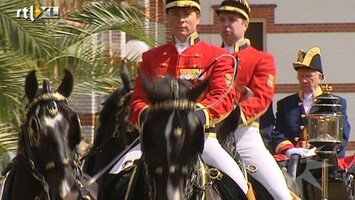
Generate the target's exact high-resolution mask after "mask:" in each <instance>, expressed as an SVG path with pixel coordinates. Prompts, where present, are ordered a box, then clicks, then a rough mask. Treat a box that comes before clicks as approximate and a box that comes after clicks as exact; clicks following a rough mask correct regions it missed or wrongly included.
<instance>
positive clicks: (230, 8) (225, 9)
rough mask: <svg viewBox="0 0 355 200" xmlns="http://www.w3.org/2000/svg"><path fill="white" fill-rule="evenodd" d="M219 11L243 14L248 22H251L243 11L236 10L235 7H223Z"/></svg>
mask: <svg viewBox="0 0 355 200" xmlns="http://www.w3.org/2000/svg"><path fill="white" fill-rule="evenodd" d="M218 11H219V12H220V11H231V12H237V13H240V14H242V15H243V16H244V17H245V18H246V19H247V20H249V15H248V14H247V13H246V12H245V11H244V10H242V9H240V8H236V7H234V6H221V7H219V8H218Z"/></svg>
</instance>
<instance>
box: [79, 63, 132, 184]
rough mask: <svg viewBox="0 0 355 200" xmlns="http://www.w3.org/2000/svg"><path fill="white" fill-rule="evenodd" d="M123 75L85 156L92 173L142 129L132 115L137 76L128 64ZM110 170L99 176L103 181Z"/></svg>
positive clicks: (105, 103)
mask: <svg viewBox="0 0 355 200" xmlns="http://www.w3.org/2000/svg"><path fill="white" fill-rule="evenodd" d="M120 77H121V84H120V86H119V87H117V89H115V90H114V91H113V93H112V94H110V95H109V96H108V98H107V99H106V100H105V102H104V103H103V107H102V110H101V112H100V116H99V126H98V128H97V131H96V134H95V135H96V137H95V140H94V145H93V147H92V148H91V150H90V152H89V153H88V156H87V158H86V160H85V164H84V167H83V170H84V172H85V173H87V174H89V175H91V176H94V175H95V174H96V173H98V172H99V171H100V170H102V169H103V168H105V167H106V166H107V165H108V164H109V163H110V162H111V161H112V159H114V158H115V157H116V156H117V155H118V154H119V153H121V151H123V150H124V149H125V148H126V147H127V146H128V145H129V144H130V143H132V141H133V140H134V139H135V138H137V137H139V132H138V130H137V129H136V128H135V127H134V126H133V124H132V122H131V120H130V119H129V113H130V102H131V97H132V93H133V88H134V83H135V80H133V79H132V78H131V76H130V74H129V72H128V70H127V67H126V65H125V64H124V65H123V68H122V70H121V73H120ZM107 174H108V173H104V174H103V175H102V176H101V177H100V178H99V179H98V181H97V183H98V184H99V185H100V184H101V183H102V182H105V181H104V180H105V179H106V177H107V176H108V175H107Z"/></svg>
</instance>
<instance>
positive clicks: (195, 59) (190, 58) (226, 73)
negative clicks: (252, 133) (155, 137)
mask: <svg viewBox="0 0 355 200" xmlns="http://www.w3.org/2000/svg"><path fill="white" fill-rule="evenodd" d="M222 54H229V53H228V51H226V50H225V49H223V48H220V47H217V46H214V45H211V44H208V43H206V42H204V41H202V40H199V39H198V38H197V40H195V41H194V43H192V44H191V46H189V47H188V48H187V49H185V50H184V51H183V52H182V53H181V54H180V55H179V54H178V52H177V50H176V47H175V44H174V43H169V44H165V45H162V46H159V47H157V48H154V49H151V50H149V51H147V52H145V53H144V54H143V61H142V64H141V72H142V73H144V74H145V75H146V76H148V77H159V76H161V77H163V76H166V75H168V74H170V75H172V76H174V77H177V78H181V79H187V80H191V81H192V80H194V79H196V78H197V77H198V76H199V75H200V73H201V72H203V71H204V69H206V68H207V67H208V66H209V65H210V64H211V63H212V62H213V61H214V60H215V59H217V58H218V57H219V56H220V55H222ZM232 65H233V60H232V59H231V58H229V57H226V58H223V59H221V60H220V61H219V62H217V63H216V64H215V65H213V66H212V67H211V68H210V69H209V70H208V71H207V72H206V73H205V74H203V75H202V77H201V78H199V80H198V81H197V82H196V83H195V85H199V84H201V83H202V82H204V81H206V80H208V79H210V80H209V81H210V83H209V85H208V88H207V91H205V93H204V94H203V95H202V97H201V98H200V100H199V101H198V103H199V104H198V105H199V106H200V107H206V106H209V105H212V104H213V103H215V102H216V101H218V100H219V99H220V98H221V97H222V96H223V95H224V94H225V93H226V92H227V91H228V88H229V85H230V83H231V81H232V77H233V72H234V68H233V66H232ZM234 98H235V91H234V90H233V89H232V90H231V91H230V92H229V94H228V95H226V96H225V98H223V99H222V100H221V101H220V102H219V103H218V104H216V105H215V106H213V107H211V108H209V109H207V110H205V112H204V113H205V116H206V127H207V128H208V127H212V126H214V125H215V124H216V123H218V122H219V121H221V120H222V119H224V118H225V117H226V116H227V115H228V114H229V113H230V111H231V110H232V109H233V108H234ZM147 106H148V100H147V96H146V93H145V91H144V88H143V86H142V82H141V78H140V76H138V77H137V79H136V85H135V88H134V92H133V97H132V102H131V121H132V122H133V123H134V124H135V125H138V124H139V121H138V120H139V116H140V113H141V112H142V110H143V109H144V108H147Z"/></svg>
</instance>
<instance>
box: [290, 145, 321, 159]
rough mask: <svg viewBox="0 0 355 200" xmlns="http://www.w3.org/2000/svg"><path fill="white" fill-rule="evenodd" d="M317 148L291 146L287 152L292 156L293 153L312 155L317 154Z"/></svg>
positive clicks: (302, 155)
mask: <svg viewBox="0 0 355 200" xmlns="http://www.w3.org/2000/svg"><path fill="white" fill-rule="evenodd" d="M315 150H316V148H315V147H314V148H312V149H305V148H291V149H288V150H286V152H285V154H286V155H287V156H291V155H293V154H298V155H300V156H301V157H311V156H314V155H316V153H315Z"/></svg>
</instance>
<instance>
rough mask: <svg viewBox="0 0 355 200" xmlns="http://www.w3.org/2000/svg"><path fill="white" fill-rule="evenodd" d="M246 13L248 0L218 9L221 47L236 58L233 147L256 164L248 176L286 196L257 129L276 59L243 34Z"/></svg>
mask: <svg viewBox="0 0 355 200" xmlns="http://www.w3.org/2000/svg"><path fill="white" fill-rule="evenodd" d="M249 13H250V6H249V3H248V2H247V0H225V1H223V2H222V3H221V5H220V6H219V8H218V9H217V15H218V21H219V31H220V35H221V37H222V39H223V47H224V48H225V49H227V50H229V52H230V53H232V54H233V56H235V57H236V58H237V59H238V60H239V65H238V76H237V80H236V86H235V88H236V91H237V97H236V99H237V100H238V105H239V107H240V110H241V119H242V120H241V122H240V124H239V126H238V128H237V130H236V131H235V132H234V137H235V144H236V150H237V152H238V153H239V155H240V158H241V160H242V161H243V162H244V163H245V165H246V166H248V165H249V166H254V167H255V169H256V170H255V172H254V173H251V176H253V177H254V178H255V179H256V180H258V181H259V182H260V183H261V184H263V186H265V188H266V189H267V190H268V191H269V192H270V194H271V195H272V196H273V197H274V199H282V200H287V199H291V195H290V192H289V191H288V188H287V185H286V182H285V179H284V177H283V174H282V171H281V170H280V168H279V166H278V164H277V163H276V161H275V160H274V158H273V156H272V155H271V154H270V152H269V151H268V150H267V149H266V147H265V145H264V142H263V139H262V137H261V134H260V130H259V122H260V117H261V116H262V115H263V114H264V113H265V112H266V111H267V109H268V108H269V106H270V104H271V102H272V99H273V96H274V92H275V76H276V67H275V61H274V57H273V56H272V55H271V54H269V53H267V52H264V51H259V50H257V49H255V48H254V47H252V46H251V45H250V41H249V40H248V39H247V38H245V32H246V31H247V29H248V26H249V17H250V16H249ZM270 111H271V110H270ZM271 115H272V113H271ZM271 124H272V123H271Z"/></svg>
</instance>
